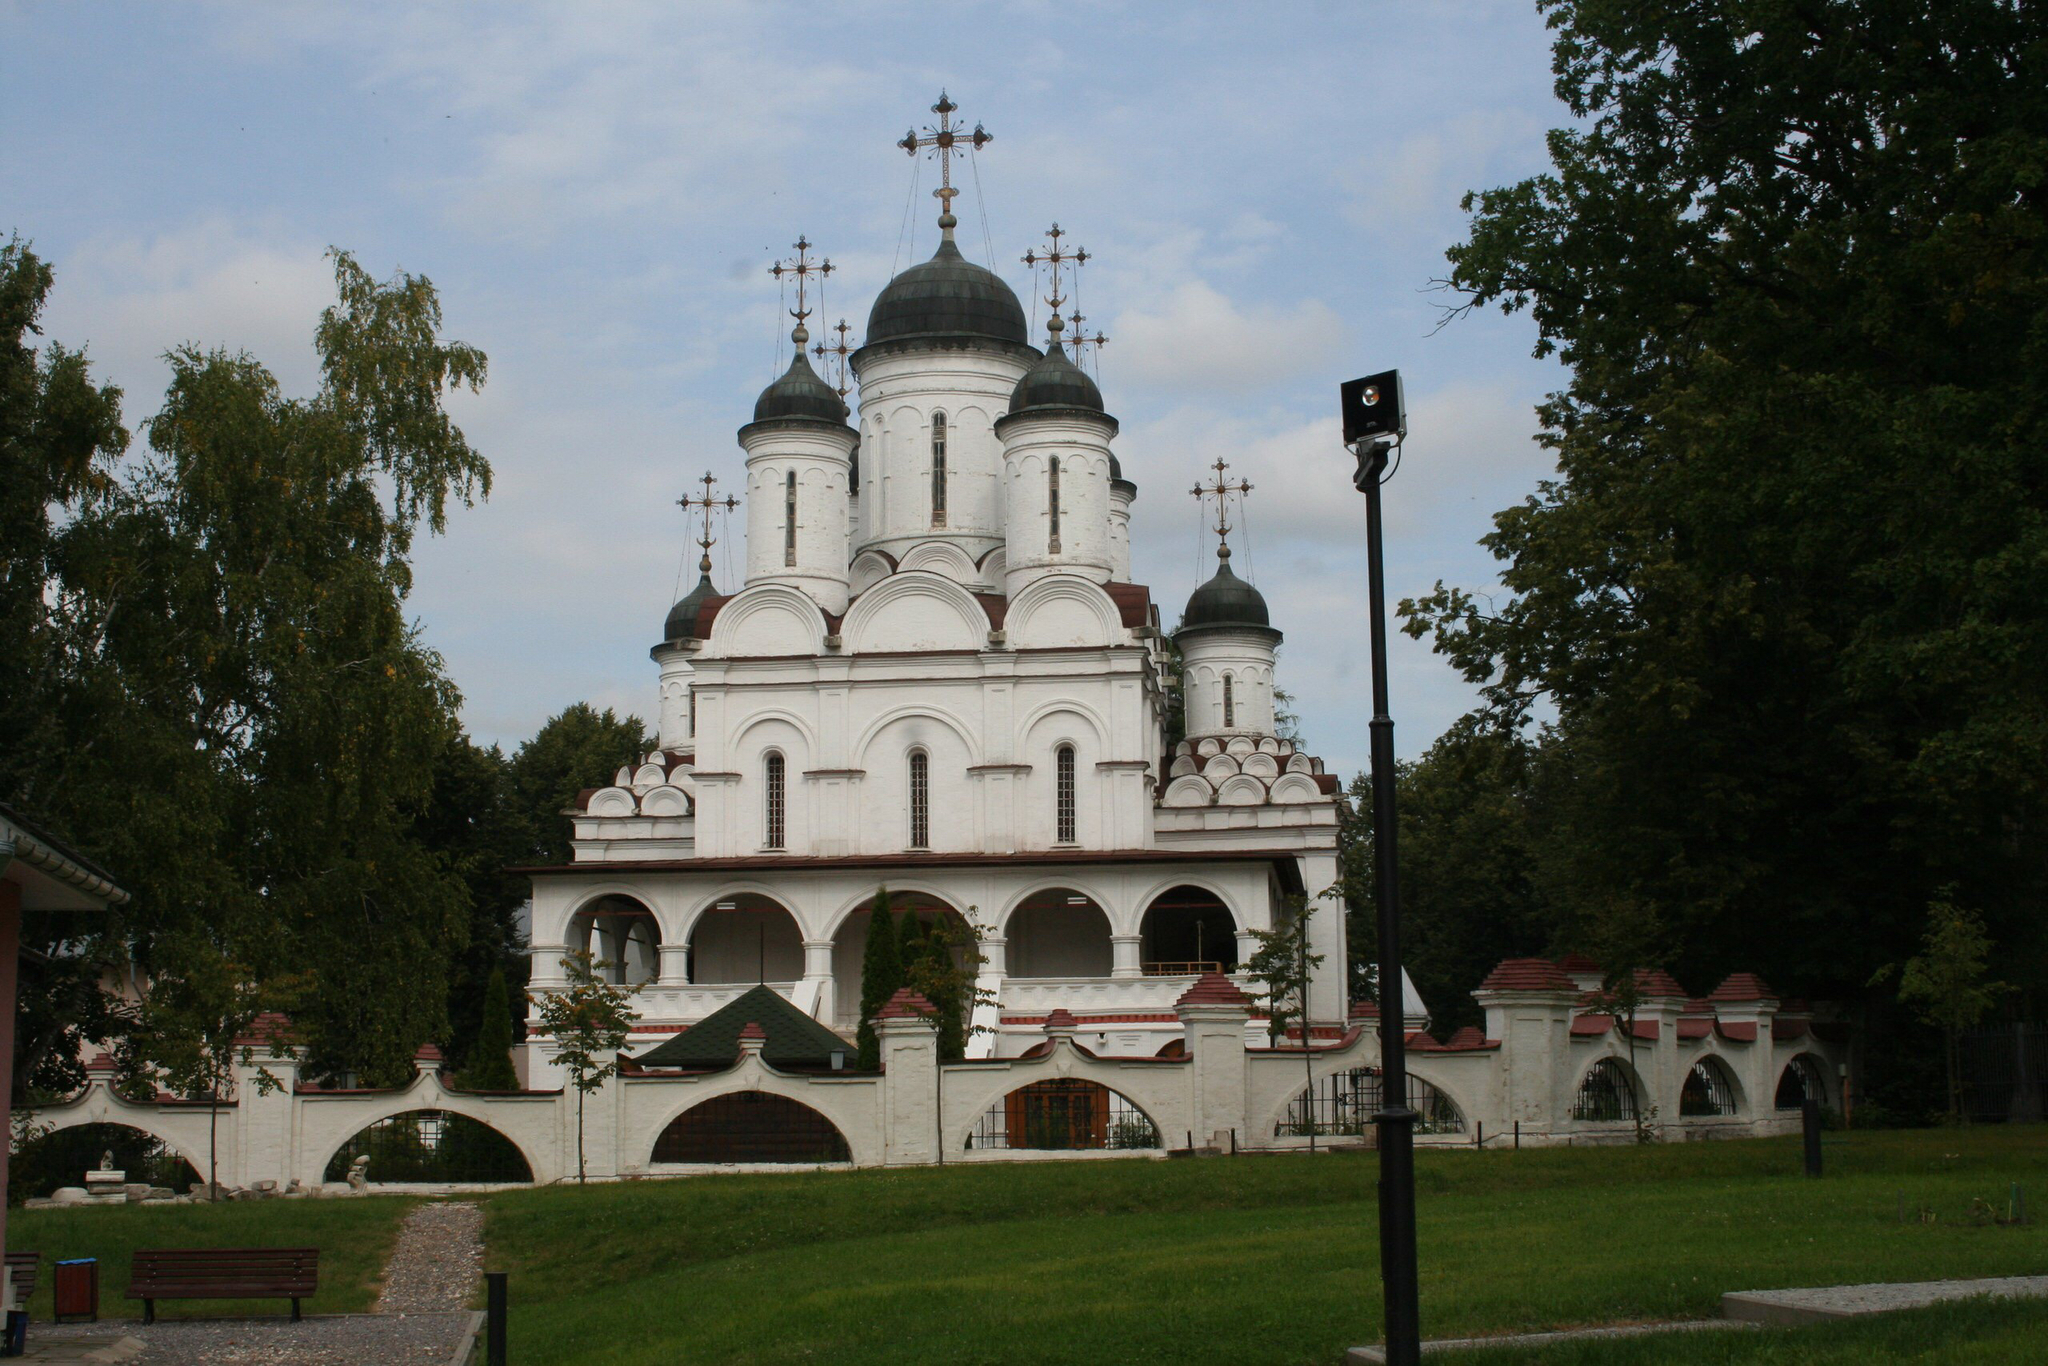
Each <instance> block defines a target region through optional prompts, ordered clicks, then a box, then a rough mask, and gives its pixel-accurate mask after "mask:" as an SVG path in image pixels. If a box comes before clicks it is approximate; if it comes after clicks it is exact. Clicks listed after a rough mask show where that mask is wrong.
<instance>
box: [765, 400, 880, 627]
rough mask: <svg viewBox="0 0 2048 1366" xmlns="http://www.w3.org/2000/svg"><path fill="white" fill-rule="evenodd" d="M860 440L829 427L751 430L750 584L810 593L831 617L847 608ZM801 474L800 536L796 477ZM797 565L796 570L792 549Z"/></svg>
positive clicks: (784, 425)
mask: <svg viewBox="0 0 2048 1366" xmlns="http://www.w3.org/2000/svg"><path fill="white" fill-rule="evenodd" d="M854 441H855V437H854V434H853V432H852V431H851V430H850V429H846V428H838V427H833V426H831V425H829V424H827V423H823V422H796V421H785V422H763V423H756V424H754V425H752V426H749V427H746V428H744V429H743V430H742V431H741V433H740V445H741V448H742V449H744V450H745V451H746V453H747V496H746V517H747V582H748V583H749V584H755V583H780V584H788V585H790V586H792V587H795V588H799V589H802V590H803V591H804V592H805V593H807V594H809V595H810V597H811V599H812V600H813V601H815V602H816V603H817V604H818V605H819V606H820V607H821V608H823V609H824V610H825V611H827V612H830V613H832V614H834V615H837V614H838V613H840V612H844V611H845V610H846V599H847V565H848V562H849V561H850V560H851V559H852V555H851V554H850V553H849V551H848V544H847V536H848V526H847V499H848V497H849V496H850V488H851V486H850V479H851V471H852V460H851V457H852V453H853V446H854ZM792 474H794V475H795V476H796V538H795V544H794V546H793V547H792V546H791V544H790V541H789V539H788V535H787V527H788V525H789V497H788V479H789V476H790V475H792ZM792 548H793V549H794V551H795V556H794V558H795V561H796V563H795V564H790V563H789V560H790V558H791V555H790V553H789V552H790V551H791V549H792Z"/></svg>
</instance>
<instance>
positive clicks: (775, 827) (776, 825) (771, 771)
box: [764, 751, 788, 849]
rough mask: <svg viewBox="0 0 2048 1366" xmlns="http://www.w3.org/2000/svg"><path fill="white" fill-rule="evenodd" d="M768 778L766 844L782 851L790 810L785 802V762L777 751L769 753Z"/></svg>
mask: <svg viewBox="0 0 2048 1366" xmlns="http://www.w3.org/2000/svg"><path fill="white" fill-rule="evenodd" d="M766 776H767V779H768V794H767V808H766V811H765V813H764V814H765V815H766V816H767V826H768V839H767V841H766V843H767V846H768V847H769V848H770V849H780V848H782V845H783V839H784V836H785V834H786V832H787V821H786V814H787V810H788V808H787V806H786V805H785V803H784V801H783V792H782V778H783V762H782V755H781V754H780V753H777V752H775V751H770V752H769V755H768V763H767V775H766Z"/></svg>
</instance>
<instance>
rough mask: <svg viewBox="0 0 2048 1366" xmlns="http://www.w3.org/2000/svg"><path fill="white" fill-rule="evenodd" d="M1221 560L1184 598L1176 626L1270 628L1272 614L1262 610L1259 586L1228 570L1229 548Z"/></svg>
mask: <svg viewBox="0 0 2048 1366" xmlns="http://www.w3.org/2000/svg"><path fill="white" fill-rule="evenodd" d="M1223 554H1224V558H1223V559H1222V562H1221V563H1219V564H1218V565H1217V566H1216V577H1215V578H1213V579H1210V580H1209V581H1208V582H1207V583H1205V584H1203V585H1202V586H1201V587H1200V588H1197V589H1196V590H1195V591H1194V593H1193V595H1192V596H1190V597H1189V598H1188V606H1187V610H1186V611H1185V612H1183V613H1181V618H1180V627H1179V630H1177V631H1175V633H1174V634H1176V635H1178V634H1179V633H1180V632H1181V631H1188V630H1193V629H1195V628H1197V627H1202V626H1249V627H1253V628H1256V629H1259V630H1267V631H1270V630H1272V629H1273V621H1272V618H1271V617H1270V616H1269V615H1268V614H1267V612H1266V600H1265V598H1264V597H1262V596H1260V594H1259V590H1258V589H1256V588H1254V587H1252V586H1251V585H1250V584H1248V583H1246V582H1245V581H1244V580H1243V579H1240V578H1239V577H1238V576H1237V575H1235V574H1233V573H1231V572H1230V560H1229V558H1228V556H1229V551H1228V550H1227V549H1226V550H1225V551H1224V552H1223Z"/></svg>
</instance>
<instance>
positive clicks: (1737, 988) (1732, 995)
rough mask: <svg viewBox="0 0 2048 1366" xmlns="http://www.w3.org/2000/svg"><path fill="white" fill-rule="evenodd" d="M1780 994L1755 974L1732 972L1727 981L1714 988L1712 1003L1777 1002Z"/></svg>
mask: <svg viewBox="0 0 2048 1366" xmlns="http://www.w3.org/2000/svg"><path fill="white" fill-rule="evenodd" d="M1777 995H1778V993H1777V992H1775V991H1772V990H1771V985H1770V983H1768V982H1766V981H1765V980H1764V979H1763V978H1761V977H1759V976H1757V975H1756V974H1755V973H1753V972H1731V973H1729V974H1728V978H1727V980H1726V981H1724V982H1722V983H1721V985H1720V986H1717V987H1715V988H1714V994H1713V995H1712V996H1709V997H1708V998H1707V999H1708V1000H1710V1001H1765V1000H1775V999H1776V998H1777Z"/></svg>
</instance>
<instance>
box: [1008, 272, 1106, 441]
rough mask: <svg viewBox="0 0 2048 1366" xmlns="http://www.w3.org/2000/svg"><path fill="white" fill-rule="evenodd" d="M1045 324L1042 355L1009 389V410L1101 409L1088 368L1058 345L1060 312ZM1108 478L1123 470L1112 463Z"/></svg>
mask: <svg viewBox="0 0 2048 1366" xmlns="http://www.w3.org/2000/svg"><path fill="white" fill-rule="evenodd" d="M1046 328H1047V330H1048V331H1050V332H1051V333H1052V338H1051V340H1049V341H1048V342H1046V344H1045V356H1044V358H1043V359H1042V360H1040V361H1039V362H1038V364H1036V365H1034V366H1032V367H1031V368H1030V369H1029V370H1026V371H1025V372H1024V378H1022V379H1020V380H1018V381H1017V387H1016V388H1015V389H1013V390H1011V391H1010V412H1011V413H1012V414H1013V415H1014V414H1017V413H1021V412H1024V411H1026V410H1028V409H1032V408H1066V409H1075V408H1078V409H1081V410H1083V411H1085V412H1091V413H1099V412H1101V411H1102V390H1100V389H1098V388H1096V387H1095V381H1094V380H1092V379H1090V378H1088V372H1087V371H1085V370H1083V369H1082V368H1081V367H1080V366H1078V365H1076V364H1074V363H1073V362H1072V361H1070V360H1068V359H1067V349H1066V348H1065V347H1064V346H1061V345H1060V315H1059V314H1057V313H1055V314H1053V315H1052V318H1051V319H1050V320H1049V321H1048V322H1047V323H1046ZM1110 478H1112V479H1118V478H1122V473H1121V472H1120V471H1118V470H1117V469H1115V468H1114V467H1112V468H1111V470H1110Z"/></svg>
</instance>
